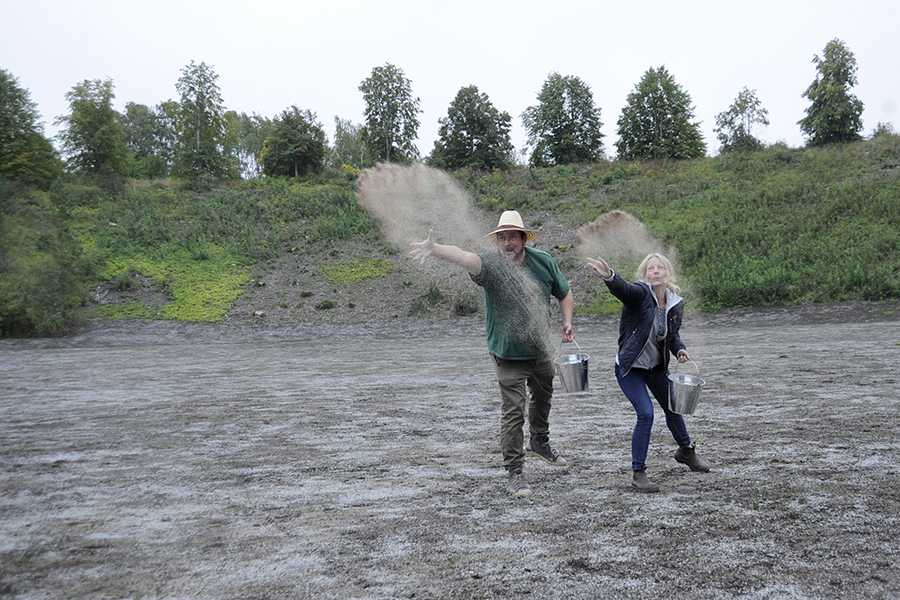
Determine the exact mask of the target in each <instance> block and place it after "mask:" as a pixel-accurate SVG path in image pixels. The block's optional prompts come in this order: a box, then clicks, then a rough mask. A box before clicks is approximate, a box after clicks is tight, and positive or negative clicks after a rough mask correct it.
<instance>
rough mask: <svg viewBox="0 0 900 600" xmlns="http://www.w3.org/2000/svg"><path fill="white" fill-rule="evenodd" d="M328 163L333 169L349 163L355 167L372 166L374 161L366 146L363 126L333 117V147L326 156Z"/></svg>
mask: <svg viewBox="0 0 900 600" xmlns="http://www.w3.org/2000/svg"><path fill="white" fill-rule="evenodd" d="M328 164H329V165H330V166H331V167H332V168H333V169H340V168H341V165H350V166H351V167H355V168H357V169H367V168H369V167H371V166H374V164H375V161H374V160H373V159H372V154H371V153H370V152H369V149H368V148H367V147H366V138H365V128H364V127H363V126H362V125H354V124H353V122H352V121H350V120H349V119H347V120H344V119H341V118H340V117H335V118H334V148H332V150H331V153H330V154H329V157H328Z"/></svg>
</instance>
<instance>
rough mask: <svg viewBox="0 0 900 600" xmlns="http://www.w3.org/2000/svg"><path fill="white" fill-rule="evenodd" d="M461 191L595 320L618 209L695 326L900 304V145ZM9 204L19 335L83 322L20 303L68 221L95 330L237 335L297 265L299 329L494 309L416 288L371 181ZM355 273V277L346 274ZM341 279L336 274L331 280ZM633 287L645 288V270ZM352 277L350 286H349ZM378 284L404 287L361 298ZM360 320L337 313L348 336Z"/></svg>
mask: <svg viewBox="0 0 900 600" xmlns="http://www.w3.org/2000/svg"><path fill="white" fill-rule="evenodd" d="M454 175H455V177H457V179H458V180H459V181H460V183H462V185H463V186H464V187H465V188H466V189H467V190H468V191H469V192H470V194H471V197H472V200H473V202H474V203H475V204H476V205H477V206H478V207H480V208H481V209H483V210H485V211H487V212H489V213H491V214H494V215H496V214H499V212H500V211H502V210H504V209H517V210H519V211H521V212H522V214H523V216H524V217H525V218H526V221H527V222H530V224H531V225H532V226H537V227H539V228H540V229H541V232H542V235H541V238H540V239H539V247H541V248H542V249H545V250H547V251H549V252H551V253H552V254H554V255H555V256H556V257H557V259H558V260H559V262H560V264H561V266H562V267H563V270H564V272H565V273H566V275H567V277H569V279H570V281H571V282H573V286H574V287H576V290H577V295H578V298H579V310H580V311H581V312H582V313H583V314H584V313H587V314H591V313H603V312H610V311H614V310H616V307H617V306H616V303H615V302H612V301H610V298H609V297H608V294H606V292H605V291H604V289H603V287H602V286H601V285H598V284H597V280H596V278H593V277H591V276H590V275H589V274H588V273H585V268H584V261H583V258H582V257H581V255H580V254H579V253H578V251H577V248H574V246H575V245H576V244H577V242H578V240H577V237H576V235H575V230H576V229H577V227H579V226H581V225H583V224H586V223H589V222H591V221H593V220H594V219H596V218H597V217H599V216H600V215H602V214H604V213H606V212H608V211H610V210H613V209H619V210H623V211H627V212H628V213H631V214H632V215H634V216H635V217H637V218H638V219H640V221H642V222H643V223H644V225H645V226H646V228H647V231H648V232H649V233H650V234H652V235H653V236H655V237H656V238H659V239H661V240H662V241H663V242H664V243H665V244H666V246H667V247H671V248H674V249H675V250H677V258H678V263H679V265H680V269H681V272H680V281H681V282H682V283H683V284H684V286H683V287H685V288H686V291H687V292H688V293H689V294H690V299H691V304H692V306H694V307H695V308H707V309H716V308H729V307H739V306H753V305H760V304H788V303H797V302H804V303H805V302H833V301H848V300H884V299H898V298H900V279H898V273H900V136H897V135H885V136H881V137H879V138H876V139H874V140H869V141H865V142H860V143H856V144H850V145H845V146H833V147H827V148H822V149H802V148H801V149H791V148H787V147H783V146H774V147H771V148H767V149H765V150H763V151H760V152H757V153H754V154H750V155H743V156H720V157H715V158H706V159H698V160H693V161H678V162H662V163H659V162H646V163H603V164H597V165H587V166H558V167H554V168H548V169H524V168H518V169H515V170H512V171H509V172H495V173H480V172H478V173H476V172H468V171H461V172H457V173H455V174H454ZM5 192H6V193H9V194H11V196H8V197H4V198H3V201H4V207H5V209H4V211H5V214H6V215H7V216H6V218H5V220H4V227H5V232H4V235H5V236H6V240H5V245H4V246H3V247H0V254H3V255H4V256H5V260H6V261H7V262H6V263H5V265H6V266H5V270H4V271H2V272H0V331H2V332H3V333H5V334H8V333H9V327H8V326H7V324H8V323H10V319H11V316H21V315H25V314H28V315H32V314H36V315H38V316H40V315H41V314H48V315H50V314H52V315H53V319H54V320H53V322H52V327H50V328H49V329H47V328H45V329H44V332H45V333H46V332H47V331H51V332H52V330H53V329H54V328H55V329H57V330H58V324H59V323H60V319H61V318H63V317H61V316H60V315H63V316H64V315H65V314H68V313H66V310H67V309H66V310H64V309H60V310H58V311H56V312H54V311H55V310H56V309H54V308H53V306H54V305H53V298H47V297H44V298H42V300H41V301H42V306H41V307H40V310H41V311H43V312H40V311H37V312H36V311H32V312H28V311H29V310H31V309H30V308H29V307H28V305H27V303H28V302H29V294H26V293H19V292H16V290H21V289H22V285H21V284H22V282H25V281H32V280H34V281H38V283H36V284H35V285H36V286H37V287H36V289H40V290H46V289H48V288H47V285H46V283H44V284H40V282H39V280H40V278H36V276H35V274H40V273H46V272H47V267H46V266H45V265H46V264H47V263H48V258H47V248H48V247H51V249H52V245H48V243H47V240H48V239H50V238H48V237H47V234H46V232H44V233H41V234H40V235H39V236H37V237H36V236H34V235H32V234H30V233H28V232H29V231H31V232H34V231H39V230H40V231H45V230H46V229H47V222H48V218H47V216H46V215H50V214H53V215H56V216H55V217H54V218H56V219H57V220H58V219H59V218H60V217H61V216H63V215H64V216H65V222H66V223H67V225H66V226H65V229H66V236H68V237H67V238H66V239H72V240H75V242H76V244H77V246H79V247H80V248H82V250H83V257H82V258H83V259H84V261H83V262H85V261H86V262H89V263H90V264H93V265H94V267H95V268H94V269H93V273H94V277H96V278H99V280H100V281H99V282H98V281H96V280H95V279H93V278H92V279H90V280H89V281H85V282H84V284H83V286H82V287H83V288H84V289H87V288H88V287H89V286H90V287H92V289H94V290H95V293H94V295H95V297H97V298H99V297H100V296H102V295H103V294H107V295H108V297H107V298H106V300H107V302H106V303H105V304H103V305H102V306H96V307H94V308H95V310H94V311H93V312H92V313H91V314H92V316H98V317H103V318H165V319H175V320H185V321H215V320H219V319H222V318H223V317H224V316H225V315H227V314H230V312H233V310H234V308H233V307H234V306H235V303H237V304H242V305H244V306H247V305H249V304H250V303H248V301H247V299H248V298H251V297H252V296H253V295H254V294H256V293H257V292H258V290H259V288H258V286H259V285H261V282H262V280H264V279H266V278H269V279H270V280H272V281H275V280H276V278H272V277H269V275H270V274H271V273H272V272H273V271H278V270H279V269H281V271H284V269H283V268H282V266H283V265H285V264H292V265H293V266H292V267H291V268H292V269H294V273H295V275H293V276H291V277H288V278H284V277H283V278H282V279H281V280H280V281H278V282H277V284H278V285H279V286H281V288H280V289H279V290H278V291H277V293H276V292H274V291H273V290H267V291H268V295H267V296H266V295H264V294H259V296H260V297H266V298H268V300H266V301H267V302H269V303H270V305H275V304H277V305H282V306H284V307H292V308H293V309H295V310H294V314H300V312H302V311H300V309H303V310H306V309H308V308H310V307H311V306H312V307H320V309H321V310H325V309H327V308H328V306H329V305H332V306H338V305H340V306H343V307H346V306H349V305H360V306H375V305H376V304H375V303H374V302H373V299H372V298H369V297H367V296H371V295H376V294H383V295H384V301H383V302H382V304H384V303H387V302H388V298H389V297H390V301H391V302H394V304H393V305H391V306H390V307H388V308H385V314H386V315H388V316H390V317H405V316H420V315H427V314H433V313H435V311H431V310H430V309H429V307H430V306H435V307H438V309H437V310H436V312H437V313H441V311H444V308H449V309H450V310H449V312H455V313H461V314H469V313H471V311H472V310H477V308H478V306H477V304H478V303H477V295H475V294H473V293H472V292H471V290H469V291H465V292H460V291H459V290H458V289H455V288H454V284H451V283H446V281H444V280H432V281H430V282H428V281H426V282H423V283H418V282H416V281H415V280H416V278H419V277H420V274H418V273H413V272H412V271H410V270H409V269H408V268H407V266H406V264H407V263H408V261H406V259H405V256H403V255H402V254H401V253H399V252H398V251H397V249H394V248H390V247H388V246H387V245H386V244H385V243H384V241H383V239H382V238H381V236H380V234H379V232H378V230H377V227H376V225H375V222H374V220H373V219H372V218H370V217H369V216H368V215H367V214H366V213H364V212H363V211H362V210H361V209H360V208H359V206H358V205H357V204H356V202H355V197H354V194H355V174H354V173H349V172H344V173H337V174H332V176H330V177H329V178H323V179H320V180H318V181H313V182H300V181H287V180H281V179H276V180H263V181H245V182H237V183H232V184H226V185H223V186H219V187H201V188H196V187H190V186H183V185H179V184H177V183H173V182H132V183H129V185H128V186H127V187H126V189H123V190H119V191H118V192H116V193H110V192H108V191H104V190H101V189H99V188H93V187H90V186H87V187H85V186H76V185H66V186H58V187H57V188H56V189H54V190H52V191H51V192H50V193H49V194H48V195H47V200H40V198H37V197H36V196H35V195H34V193H31V194H32V195H31V196H30V197H29V198H30V199H27V200H24V199H23V200H21V201H20V200H18V199H17V198H18V197H19V196H18V194H19V193H18V192H16V191H15V190H13V191H12V192H9V191H8V190H5ZM22 197H23V198H24V196H22ZM40 202H43V204H39V203H40ZM37 205H40V206H43V208H42V209H41V211H40V213H41V214H43V215H44V216H41V217H40V220H41V222H40V223H36V222H35V223H34V224H33V225H28V223H29V221H28V219H29V218H36V217H29V216H28V215H30V214H39V213H38V211H35V210H33V209H32V208H30V207H32V206H37ZM53 206H55V207H57V208H56V209H54V208H53ZM25 208H28V210H25ZM56 245H57V246H60V247H62V246H61V245H60V244H58V243H57V244H56ZM13 250H14V251H13ZM67 252H68V251H67ZM69 254H70V252H69ZM404 254H405V253H404ZM38 258H39V259H40V260H38ZM342 263H349V265H347V268H345V269H344V270H343V271H342V270H341V267H340V265H341V264H342ZM328 265H330V267H329V269H330V270H329V269H325V270H323V269H322V267H324V266H328ZM388 265H393V268H391V267H389V266H388ZM335 269H336V270H335ZM63 270H64V271H65V272H71V271H72V269H71V268H66V269H63ZM620 270H621V271H622V272H623V273H627V272H630V270H631V266H630V265H624V266H623V267H622V268H621V269H620ZM83 271H84V273H89V272H90V270H89V269H83ZM79 272H81V271H79ZM342 272H344V273H345V275H344V277H350V280H348V281H343V280H342V279H341V277H342V276H341V275H340V273H342ZM335 273H338V275H335ZM367 279H368V281H369V282H370V283H371V282H373V281H377V280H384V282H386V283H383V284H381V285H369V284H368V283H363V284H362V285H361V284H360V282H361V281H362V282H365V281H366V280H367ZM44 280H46V277H44ZM56 280H59V277H55V279H54V281H56ZM447 281H449V280H447ZM103 282H105V284H104V283H103ZM98 283H100V284H102V285H101V287H99V288H98V287H97V286H98ZM463 284H464V285H468V282H463ZM441 286H446V289H441ZM76 287H77V286H75V285H74V284H73V285H68V288H67V289H76ZM292 288H297V289H292ZM302 288H307V290H308V291H305V290H304V289H302ZM314 288H315V289H314ZM313 290H314V291H313ZM141 291H143V292H148V293H150V295H151V296H153V298H154V301H153V302H150V301H148V300H147V299H146V298H147V294H146V293H145V294H143V295H141V294H140V293H139V292H141ZM101 292H102V293H101ZM80 293H81V294H83V293H84V292H83V291H82V292H80ZM63 294H64V291H59V292H58V295H60V297H61V296H62V295H63ZM242 294H243V296H241V295H242ZM45 296H46V294H45ZM306 296H309V299H308V300H306V299H305V298H306ZM397 297H399V298H397ZM272 298H278V300H272ZM332 298H335V299H338V300H337V301H335V300H332ZM473 298H475V300H473ZM110 299H112V300H114V301H113V302H109V301H108V300H110ZM326 300H328V301H330V303H329V302H326ZM4 302H6V303H7V304H6V305H4ZM67 302H69V303H71V302H70V301H69V300H67ZM366 302H369V304H368V305H367V304H366ZM11 303H14V304H11ZM367 310H374V309H372V308H367ZM285 314H287V313H285ZM342 314H343V313H340V312H339V311H335V312H334V317H333V318H335V319H338V318H342V316H339V315H342ZM443 314H447V311H444V312H443ZM376 316H378V315H376ZM4 319H5V321H4ZM4 326H5V329H2V328H4Z"/></svg>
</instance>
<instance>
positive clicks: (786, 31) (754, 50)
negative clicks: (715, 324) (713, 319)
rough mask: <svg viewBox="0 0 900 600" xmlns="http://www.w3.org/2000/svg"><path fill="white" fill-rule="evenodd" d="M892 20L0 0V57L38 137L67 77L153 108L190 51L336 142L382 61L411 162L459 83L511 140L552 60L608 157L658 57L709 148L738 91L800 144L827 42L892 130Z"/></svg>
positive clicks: (806, 6) (781, 135)
mask: <svg viewBox="0 0 900 600" xmlns="http://www.w3.org/2000/svg"><path fill="white" fill-rule="evenodd" d="M444 6H446V8H444ZM898 26H900V2H897V0H856V1H855V2H848V1H847V0H808V1H802V2H801V1H791V0H780V1H772V0H758V1H755V2H729V1H727V0H726V1H724V2H723V1H722V0H715V1H690V0H685V1H673V0H668V1H648V0H645V1H643V2H630V1H628V0H618V1H615V2H608V1H601V0H584V1H565V0H558V1H555V2H548V1H541V2H536V1H530V0H517V1H494V0H477V1H472V0H454V1H453V2H440V3H438V2H427V1H423V0H418V1H412V0H384V1H381V2H372V1H361V0H343V1H336V0H323V1H319V0H295V1H292V2H287V1H285V2H280V1H269V0H257V1H255V2H246V1H244V2H236V1H233V0H218V1H213V0H179V1H174V0H156V1H153V2H144V1H139V0H78V1H73V0H58V1H51V0H28V1H23V0H0V31H2V33H0V68H2V69H5V70H7V71H9V72H10V73H11V74H12V75H13V76H14V77H16V78H18V81H19V85H20V86H21V87H23V88H25V89H27V90H29V91H30V93H31V99H32V100H33V101H34V102H35V103H37V105H38V109H39V110H40V112H41V115H42V118H43V121H44V123H45V126H46V133H47V134H48V135H53V134H54V133H55V132H56V129H55V128H54V127H53V126H52V122H53V120H54V119H55V118H56V117H58V116H59V115H63V114H66V113H68V108H69V107H68V104H67V102H66V101H65V98H64V95H65V94H66V92H68V91H70V90H71V89H72V87H73V86H75V85H76V84H78V83H80V82H82V81H84V80H87V79H107V78H109V79H112V80H113V83H114V85H115V94H116V99H115V105H116V108H117V109H118V110H120V111H121V110H123V109H124V106H125V104H126V103H127V102H138V103H141V104H146V105H148V106H155V105H156V104H158V103H160V102H162V101H165V100H168V99H174V100H177V99H178V94H177V92H176V90H175V83H176V81H177V80H178V78H179V77H180V76H181V71H182V69H183V68H184V67H185V66H186V65H187V64H189V63H190V61H192V60H193V61H195V62H196V63H200V62H205V63H206V64H207V65H209V66H211V67H212V68H213V70H214V71H215V72H216V73H217V74H218V75H219V80H218V83H219V87H220V88H221V92H222V96H223V98H224V101H225V105H226V107H227V108H228V109H230V110H235V111H237V112H245V113H247V114H253V113H256V114H259V115H262V116H265V117H268V118H272V117H274V116H276V115H278V114H279V113H280V112H281V111H283V110H284V109H286V108H288V107H290V106H291V105H297V106H298V107H299V108H301V109H309V110H311V111H313V112H315V113H316V115H317V116H318V119H319V121H320V122H321V123H322V125H323V126H324V128H325V131H326V133H327V134H328V138H329V141H333V138H334V117H335V116H338V117H341V118H342V119H349V120H351V121H352V122H354V123H357V124H359V123H362V121H363V108H364V103H363V99H362V94H361V92H360V91H359V84H360V83H361V82H362V81H363V80H364V79H366V78H367V77H369V76H370V74H371V72H372V69H373V67H376V66H381V65H384V64H385V63H390V64H393V65H395V66H397V67H398V68H400V69H402V70H403V72H404V74H405V75H406V77H407V78H408V79H409V80H410V81H411V85H412V91H413V94H414V95H415V96H417V97H419V98H420V100H421V104H420V108H421V109H422V113H421V114H420V115H419V120H420V122H421V126H420V127H419V139H418V141H417V144H418V147H419V150H420V152H421V153H422V156H425V155H427V154H428V153H430V152H431V150H432V148H433V146H434V141H435V139H436V138H437V130H438V126H439V125H438V119H439V118H441V117H445V116H446V115H447V108H448V106H449V105H450V103H451V102H452V101H453V99H454V97H455V96H456V94H457V92H458V91H459V90H460V88H462V87H466V86H469V85H475V86H477V87H478V90H479V91H480V92H482V93H485V94H487V95H488V96H489V98H490V100H491V102H492V103H493V105H494V106H495V107H496V108H497V109H498V110H500V111H506V112H508V113H509V114H510V115H511V116H512V118H513V131H512V141H513V144H514V145H515V146H516V148H517V149H521V148H522V147H523V146H524V145H525V139H526V138H525V131H524V129H523V127H522V119H521V115H522V112H523V111H524V110H525V108H527V107H529V106H534V105H536V104H537V99H536V96H537V94H538V92H539V91H540V89H541V86H542V85H543V83H544V81H545V80H546V79H547V76H548V75H549V74H550V73H552V72H554V71H555V72H558V73H559V74H561V75H572V76H576V77H578V78H580V79H581V80H582V81H584V82H585V83H586V84H587V85H588V86H590V88H591V90H592V91H593V95H594V102H595V104H596V105H597V106H598V107H599V108H600V109H601V120H602V121H603V123H604V125H603V133H604V134H605V135H606V137H605V138H604V141H605V145H606V151H607V153H608V154H609V155H610V156H611V157H612V156H614V155H615V149H614V147H613V144H614V142H615V140H616V138H617V136H616V134H615V130H616V121H617V120H618V118H619V116H620V114H621V111H622V107H623V106H625V103H626V97H627V95H628V94H629V93H631V92H632V91H634V88H635V86H636V85H637V83H638V82H639V81H640V79H641V77H642V76H643V75H644V73H645V72H646V71H647V70H648V69H649V68H651V67H652V68H657V67H660V66H663V65H664V66H665V67H666V69H667V70H668V71H669V73H670V74H671V75H672V76H673V77H674V78H675V81H676V82H677V83H678V84H679V85H681V87H682V89H683V90H684V91H685V92H687V93H688V94H689V95H690V97H691V100H692V104H693V106H694V115H695V121H699V122H700V123H701V125H700V127H701V132H702V134H703V137H704V139H705V141H706V144H707V148H708V152H709V153H710V154H713V153H715V150H716V149H717V148H718V146H719V144H718V141H717V140H716V135H715V133H714V132H713V128H714V127H715V117H716V115H717V114H718V113H720V112H724V111H725V110H727V109H728V107H729V106H730V105H731V104H732V103H733V102H734V100H735V98H737V96H738V94H739V92H740V91H741V89H742V88H744V87H745V86H746V87H748V88H749V89H751V90H756V95H757V97H758V98H759V100H760V101H761V103H762V106H763V107H764V108H766V109H767V110H768V111H769V120H770V122H771V124H770V125H769V126H768V127H765V128H761V129H759V130H757V131H755V132H754V133H755V134H756V135H757V137H759V138H760V139H762V140H763V141H764V142H766V143H773V142H776V141H783V142H786V143H787V144H788V145H790V146H794V147H796V146H801V145H803V144H804V138H803V135H802V134H801V132H800V128H799V126H798V125H797V121H799V120H800V119H802V118H803V117H804V116H805V112H804V111H805V110H806V108H807V107H808V106H809V101H808V100H807V99H806V98H803V97H802V96H801V94H802V93H803V92H804V91H805V90H806V88H807V87H808V86H809V84H810V83H812V82H813V80H814V79H815V76H816V69H815V65H814V64H813V63H812V59H813V56H814V55H819V56H822V54H823V51H824V48H825V45H826V44H827V43H828V42H829V41H830V40H832V39H835V38H837V39H840V40H842V41H843V42H844V43H845V44H846V46H847V48H848V49H849V50H850V51H851V52H853V54H854V55H855V57H856V60H857V63H858V66H859V70H858V72H857V77H858V79H859V84H858V85H857V86H856V87H854V88H853V89H852V90H851V91H852V93H854V94H855V95H856V96H857V97H858V98H859V99H860V100H862V102H863V103H864V105H865V110H864V112H863V122H864V126H865V130H864V133H865V135H869V134H871V132H872V130H873V129H874V128H875V126H876V125H877V123H878V122H885V123H892V124H893V126H894V130H895V131H900V112H898V111H900V77H898V73H900V43H898V39H897V38H898Z"/></svg>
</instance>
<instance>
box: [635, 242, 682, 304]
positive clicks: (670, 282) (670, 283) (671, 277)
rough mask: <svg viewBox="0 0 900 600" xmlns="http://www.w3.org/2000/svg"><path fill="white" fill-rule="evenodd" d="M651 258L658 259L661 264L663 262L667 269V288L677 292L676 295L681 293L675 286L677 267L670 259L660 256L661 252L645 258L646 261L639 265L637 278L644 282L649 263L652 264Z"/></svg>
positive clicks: (652, 253)
mask: <svg viewBox="0 0 900 600" xmlns="http://www.w3.org/2000/svg"><path fill="white" fill-rule="evenodd" d="M651 258H658V259H659V260H660V262H662V264H663V266H664V267H665V268H666V274H667V275H668V277H666V287H667V288H669V289H670V290H672V291H673V292H675V293H676V294H680V293H681V288H680V287H678V286H677V285H676V284H675V267H673V266H672V261H670V260H669V259H668V258H666V257H665V256H663V255H662V254H660V253H659V252H651V253H650V254H648V255H647V256H645V257H644V260H642V261H641V264H639V265H638V268H637V274H636V275H637V278H638V279H639V280H640V281H644V276H645V275H646V274H647V263H649V262H650V259H651Z"/></svg>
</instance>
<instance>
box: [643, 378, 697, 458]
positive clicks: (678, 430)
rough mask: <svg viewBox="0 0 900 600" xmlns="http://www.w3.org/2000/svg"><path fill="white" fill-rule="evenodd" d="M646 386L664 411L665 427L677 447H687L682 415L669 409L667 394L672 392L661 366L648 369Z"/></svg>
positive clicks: (670, 384)
mask: <svg viewBox="0 0 900 600" xmlns="http://www.w3.org/2000/svg"><path fill="white" fill-rule="evenodd" d="M649 374H650V375H649V377H648V378H647V386H648V387H649V388H650V391H651V392H652V393H653V396H654V397H655V398H656V401H657V402H658V403H659V405H660V406H661V407H662V409H663V412H665V413H666V427H668V428H669V431H670V432H672V437H673V438H674V439H675V443H676V444H678V447H679V448H687V447H688V446H690V445H691V436H689V435H688V432H687V425H685V423H684V417H682V416H681V415H679V414H678V413H674V412H672V411H671V410H669V394H671V393H672V382H671V381H669V376H668V373H666V369H665V368H664V367H662V366H660V367H659V368H656V369H653V370H651V371H649Z"/></svg>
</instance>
